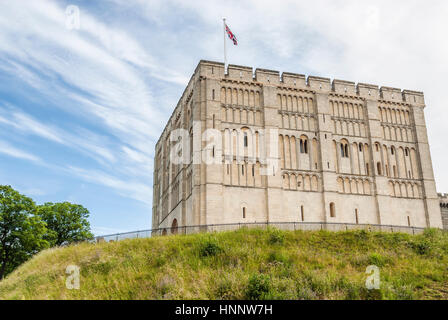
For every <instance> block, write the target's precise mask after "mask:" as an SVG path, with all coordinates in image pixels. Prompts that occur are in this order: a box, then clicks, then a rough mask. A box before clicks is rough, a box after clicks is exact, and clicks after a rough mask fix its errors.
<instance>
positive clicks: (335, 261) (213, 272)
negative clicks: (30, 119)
mask: <svg viewBox="0 0 448 320" xmlns="http://www.w3.org/2000/svg"><path fill="white" fill-rule="evenodd" d="M68 265H78V266H79V267H80V270H81V281H80V286H81V288H80V290H68V289H66V287H65V281H66V276H67V275H66V274H65V270H66V267H67V266H68ZM369 265H376V266H378V267H379V268H380V271H381V273H380V276H381V288H380V290H373V291H369V290H367V289H366V288H365V281H366V277H367V276H368V275H367V274H366V273H365V272H366V267H367V266H369ZM0 299H448V234H447V233H443V232H441V231H436V230H428V231H427V232H425V234H424V235H418V236H410V235H406V234H387V233H367V232H363V231H356V232H341V233H331V232H324V231H321V232H282V231H278V230H267V231H266V230H239V231H236V232H227V233H220V234H197V235H189V236H169V237H157V238H152V239H135V240H125V241H121V242H115V243H101V244H96V245H95V244H87V243H83V244H80V245H76V246H71V247H67V248H59V249H51V250H47V251H44V252H42V253H40V254H39V255H37V256H36V257H34V258H33V259H32V260H30V261H29V262H27V263H25V264H24V265H22V266H21V267H20V268H18V269H17V270H16V271H15V272H14V273H12V274H11V275H10V276H9V277H8V278H6V279H5V280H3V281H2V282H0Z"/></svg>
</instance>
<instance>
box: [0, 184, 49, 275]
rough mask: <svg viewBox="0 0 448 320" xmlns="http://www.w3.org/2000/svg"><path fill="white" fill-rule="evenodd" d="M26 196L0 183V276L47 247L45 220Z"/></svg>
mask: <svg viewBox="0 0 448 320" xmlns="http://www.w3.org/2000/svg"><path fill="white" fill-rule="evenodd" d="M35 213H36V206H35V204H34V202H33V200H31V199H30V198H28V197H26V196H24V195H21V194H20V193H19V192H17V191H15V190H14V189H13V188H11V187H10V186H0V279H3V278H4V277H5V276H6V275H7V274H8V273H10V272H11V271H12V270H14V269H15V268H16V267H17V266H19V265H20V264H22V263H23V262H25V261H27V260H28V259H29V258H31V257H32V256H33V255H34V254H36V253H38V252H39V251H40V250H42V249H45V248H47V247H48V245H49V243H48V242H47V241H46V240H45V239H44V236H45V233H46V231H47V229H46V227H45V222H43V221H42V220H41V218H40V217H39V216H37V215H36V214H35Z"/></svg>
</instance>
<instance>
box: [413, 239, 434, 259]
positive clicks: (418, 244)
mask: <svg viewBox="0 0 448 320" xmlns="http://www.w3.org/2000/svg"><path fill="white" fill-rule="evenodd" d="M411 247H412V249H414V250H415V252H417V253H418V254H420V255H425V254H429V253H430V252H431V242H430V241H429V240H427V239H421V240H417V241H413V242H411Z"/></svg>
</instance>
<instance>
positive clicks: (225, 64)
mask: <svg viewBox="0 0 448 320" xmlns="http://www.w3.org/2000/svg"><path fill="white" fill-rule="evenodd" d="M222 22H223V30H224V74H227V47H226V18H222Z"/></svg>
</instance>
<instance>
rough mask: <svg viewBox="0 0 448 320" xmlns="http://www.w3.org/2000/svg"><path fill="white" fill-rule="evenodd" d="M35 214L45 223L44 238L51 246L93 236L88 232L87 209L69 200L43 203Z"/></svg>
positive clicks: (83, 239)
mask: <svg viewBox="0 0 448 320" xmlns="http://www.w3.org/2000/svg"><path fill="white" fill-rule="evenodd" d="M37 214H38V215H39V216H40V217H41V218H42V220H43V221H45V222H46V223H47V228H48V229H49V232H48V234H47V236H46V239H47V240H48V241H49V242H50V244H51V245H52V246H60V245H67V244H71V243H76V242H80V241H85V240H89V239H92V238H93V234H92V233H91V232H90V223H89V221H88V220H87V219H88V218H89V210H87V209H86V208H84V207H83V206H81V205H78V204H72V203H69V202H63V203H45V204H44V205H41V206H38V208H37Z"/></svg>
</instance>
